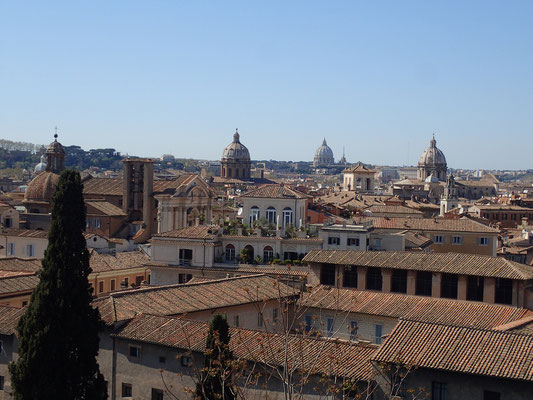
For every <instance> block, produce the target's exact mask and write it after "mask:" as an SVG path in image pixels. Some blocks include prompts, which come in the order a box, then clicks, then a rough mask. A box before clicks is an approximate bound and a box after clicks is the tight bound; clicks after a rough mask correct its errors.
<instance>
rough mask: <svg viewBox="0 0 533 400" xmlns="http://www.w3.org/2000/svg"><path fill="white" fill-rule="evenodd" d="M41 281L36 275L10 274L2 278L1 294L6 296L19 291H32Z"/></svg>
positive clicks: (0, 280) (0, 281) (0, 284)
mask: <svg viewBox="0 0 533 400" xmlns="http://www.w3.org/2000/svg"><path fill="white" fill-rule="evenodd" d="M38 283H39V277H38V276H36V275H20V276H9V277H6V278H2V279H0V295H1V296H6V295H8V294H12V293H18V292H31V291H32V290H33V289H35V287H36V286H37V284H38Z"/></svg>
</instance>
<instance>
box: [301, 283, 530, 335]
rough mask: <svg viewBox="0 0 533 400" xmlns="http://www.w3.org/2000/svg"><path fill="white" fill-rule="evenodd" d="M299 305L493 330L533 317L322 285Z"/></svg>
mask: <svg viewBox="0 0 533 400" xmlns="http://www.w3.org/2000/svg"><path fill="white" fill-rule="evenodd" d="M300 304H301V306H302V307H313V308H321V309H328V310H338V311H341V312H345V313H346V312H350V313H358V314H367V315H375V316H382V317H392V318H408V319H412V320H417V321H426V322H437V323H443V324H448V325H461V326H473V327H478V328H492V327H495V326H498V325H502V324H507V323H509V322H512V321H517V320H520V319H522V318H524V317H525V316H533V311H530V310H527V309H525V308H517V307H511V306H504V305H496V304H487V303H481V302H475V301H461V300H451V299H440V298H434V297H422V296H411V295H406V294H400V293H382V292H370V291H367V290H355V289H336V288H329V287H327V286H322V285H321V286H318V287H316V288H315V289H314V290H313V291H312V292H308V293H305V294H302V297H301V300H300Z"/></svg>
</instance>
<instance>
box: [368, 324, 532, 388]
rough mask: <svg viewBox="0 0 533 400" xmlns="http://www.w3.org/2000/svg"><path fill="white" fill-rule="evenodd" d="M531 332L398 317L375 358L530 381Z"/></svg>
mask: <svg viewBox="0 0 533 400" xmlns="http://www.w3.org/2000/svg"><path fill="white" fill-rule="evenodd" d="M532 349H533V336H531V335H522V334H516V333H510V332H501V331H494V330H487V329H478V328H470V327H461V326H450V325H443V324H434V323H428V322H418V321H410V320H401V321H400V322H399V323H398V325H396V327H395V328H394V329H393V331H392V332H391V333H390V335H389V337H388V338H387V339H386V340H385V342H384V344H383V345H382V346H381V347H380V348H379V350H378V351H377V352H376V355H375V356H374V357H373V360H374V361H377V362H384V363H396V362H398V361H401V362H402V363H405V364H408V365H413V366H416V367H419V368H429V369H436V370H443V371H450V372H458V373H468V374H476V375H483V376H488V377H492V378H507V379H517V380H523V381H528V382H533V351H532Z"/></svg>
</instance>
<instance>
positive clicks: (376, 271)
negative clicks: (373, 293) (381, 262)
mask: <svg viewBox="0 0 533 400" xmlns="http://www.w3.org/2000/svg"><path fill="white" fill-rule="evenodd" d="M382 285H383V278H382V276H381V268H376V267H368V269H367V270H366V288H367V289H368V290H381V288H382Z"/></svg>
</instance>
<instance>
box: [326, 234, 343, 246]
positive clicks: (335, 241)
mask: <svg viewBox="0 0 533 400" xmlns="http://www.w3.org/2000/svg"><path fill="white" fill-rule="evenodd" d="M328 244H332V245H334V246H339V245H340V244H341V238H339V237H336V236H330V237H329V238H328Z"/></svg>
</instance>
